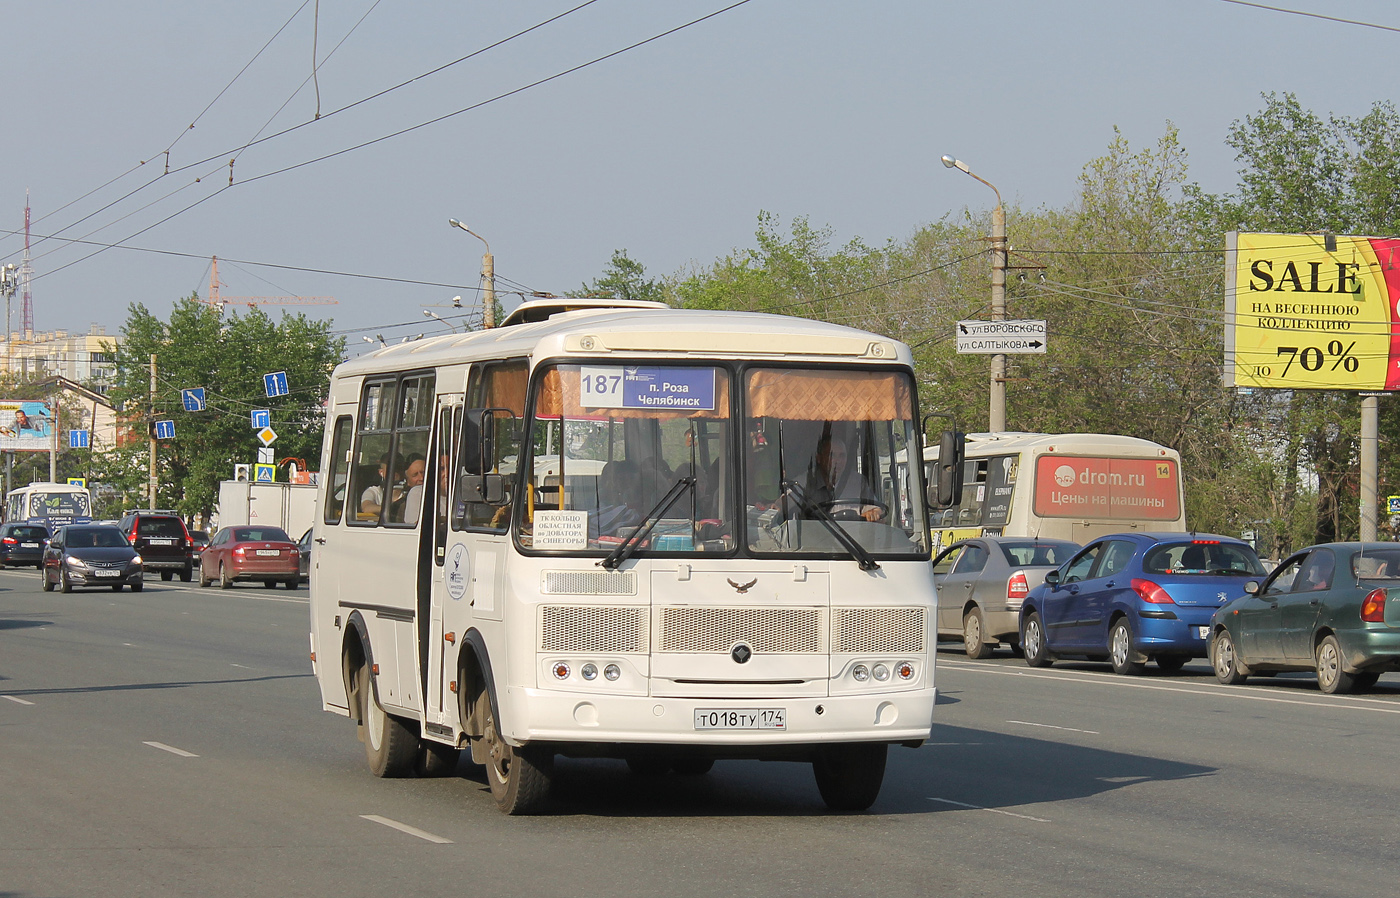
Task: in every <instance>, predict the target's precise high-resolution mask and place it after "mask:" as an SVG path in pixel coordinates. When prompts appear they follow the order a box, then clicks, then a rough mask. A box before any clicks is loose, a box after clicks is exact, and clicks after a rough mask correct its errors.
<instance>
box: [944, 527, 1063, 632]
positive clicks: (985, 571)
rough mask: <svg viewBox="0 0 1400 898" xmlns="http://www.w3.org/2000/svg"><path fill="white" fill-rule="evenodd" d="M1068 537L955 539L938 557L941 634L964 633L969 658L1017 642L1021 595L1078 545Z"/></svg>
mask: <svg viewBox="0 0 1400 898" xmlns="http://www.w3.org/2000/svg"><path fill="white" fill-rule="evenodd" d="M1079 548H1080V546H1079V544H1078V543H1074V542H1070V541H1069V540H1063V539H1034V538H1031V537H1011V536H981V537H978V538H976V539H964V540H960V541H958V542H955V543H953V544H952V545H951V546H949V547H948V548H946V549H944V550H943V551H942V552H940V553H939V554H938V556H937V557H936V558H934V559H933V582H934V584H935V585H936V586H937V587H938V635H939V637H959V636H961V637H962V641H963V648H964V649H965V650H966V651H967V656H968V657H969V658H985V657H987V656H988V655H990V654H991V653H992V650H993V649H995V648H996V647H997V646H998V645H999V644H1001V643H1003V642H1005V643H1007V644H1009V645H1011V647H1012V648H1013V649H1015V648H1016V647H1017V634H1018V632H1019V621H1018V619H1017V618H1018V617H1019V615H1020V611H1021V600H1022V599H1024V598H1025V597H1026V594H1027V593H1029V592H1030V591H1031V590H1032V589H1034V588H1035V587H1037V586H1039V585H1040V584H1041V582H1042V581H1044V580H1045V574H1046V572H1047V571H1052V570H1054V569H1055V568H1057V567H1059V566H1060V565H1061V564H1063V563H1064V562H1065V561H1068V560H1069V558H1070V557H1071V556H1072V555H1074V553H1075V552H1077V551H1079Z"/></svg>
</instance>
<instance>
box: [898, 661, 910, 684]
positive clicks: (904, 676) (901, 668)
mask: <svg viewBox="0 0 1400 898" xmlns="http://www.w3.org/2000/svg"><path fill="white" fill-rule="evenodd" d="M894 675H895V676H897V677H899V678H900V679H901V680H912V679H914V665H913V664H910V663H909V662H908V661H901V662H899V663H898V664H896V665H895V666H894Z"/></svg>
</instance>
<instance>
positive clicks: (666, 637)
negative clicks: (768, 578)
mask: <svg viewBox="0 0 1400 898" xmlns="http://www.w3.org/2000/svg"><path fill="white" fill-rule="evenodd" d="M825 618H826V615H825V613H824V611H823V609H821V608H702V607H693V606H685V607H677V608H662V609H661V645H660V647H659V648H658V651H661V652H696V653H723V654H728V653H729V652H730V650H731V649H733V648H734V645H735V643H739V642H742V643H745V644H746V645H748V647H749V648H750V649H752V650H753V651H754V652H758V653H762V654H817V653H823V652H825V651H826V619H825Z"/></svg>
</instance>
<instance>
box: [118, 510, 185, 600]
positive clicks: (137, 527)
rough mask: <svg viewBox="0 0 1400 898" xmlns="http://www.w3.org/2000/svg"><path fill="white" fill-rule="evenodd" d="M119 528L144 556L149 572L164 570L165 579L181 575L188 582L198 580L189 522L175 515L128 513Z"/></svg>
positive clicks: (145, 512) (162, 512)
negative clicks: (188, 526) (187, 527)
mask: <svg viewBox="0 0 1400 898" xmlns="http://www.w3.org/2000/svg"><path fill="white" fill-rule="evenodd" d="M118 527H120V528H121V531H122V533H124V534H126V538H127V539H128V540H130V541H131V547H132V548H133V549H135V550H136V551H137V552H139V553H140V554H141V561H142V564H143V566H144V567H145V569H146V570H148V571H160V579H162V580H169V579H171V578H172V577H174V576H175V575H176V574H179V575H180V579H181V580H183V581H185V582H186V583H188V582H190V580H191V579H192V578H193V577H194V540H192V539H190V534H189V531H187V530H186V529H185V522H184V521H183V520H181V519H180V516H179V515H178V514H176V513H175V512H173V511H159V510H155V509H137V510H135V511H128V512H127V513H126V514H125V515H123V516H122V519H121V523H120V524H118Z"/></svg>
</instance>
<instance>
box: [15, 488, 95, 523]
mask: <svg viewBox="0 0 1400 898" xmlns="http://www.w3.org/2000/svg"><path fill="white" fill-rule="evenodd" d="M89 514H91V509H90V508H89V506H88V497H87V493H70V492H63V493H39V492H36V493H34V494H32V495H31V496H30V500H29V517H31V518H52V517H72V518H80V517H82V518H85V517H87V516H88V515H89Z"/></svg>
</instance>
